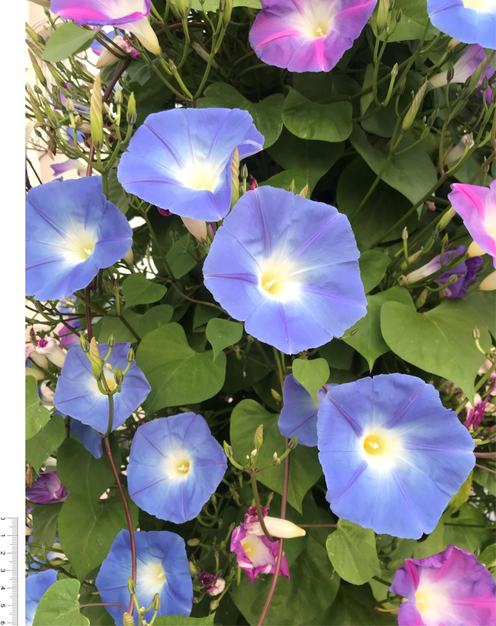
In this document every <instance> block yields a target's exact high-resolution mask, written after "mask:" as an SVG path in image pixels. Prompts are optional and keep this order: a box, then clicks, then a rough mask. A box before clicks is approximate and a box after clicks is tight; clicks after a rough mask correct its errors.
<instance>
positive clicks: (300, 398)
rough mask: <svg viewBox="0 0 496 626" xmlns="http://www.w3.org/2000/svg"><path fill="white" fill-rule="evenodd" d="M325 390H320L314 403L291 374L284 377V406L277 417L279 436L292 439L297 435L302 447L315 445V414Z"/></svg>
mask: <svg viewBox="0 0 496 626" xmlns="http://www.w3.org/2000/svg"><path fill="white" fill-rule="evenodd" d="M325 394H326V392H325V390H324V389H320V390H319V392H318V393H317V398H316V400H315V402H314V401H313V400H312V396H311V395H310V394H309V393H308V391H307V390H306V389H305V387H303V385H300V383H299V382H298V381H297V380H296V378H295V377H294V376H293V374H290V375H289V376H287V377H286V379H285V381H284V387H283V390H282V397H283V402H284V406H283V407H282V409H281V415H280V416H279V422H278V426H279V430H280V431H281V435H284V436H285V437H288V438H289V439H292V438H293V437H295V436H296V435H298V443H299V444H301V445H303V446H310V447H312V446H316V445H317V413H318V411H319V406H320V403H321V401H322V398H324V397H325Z"/></svg>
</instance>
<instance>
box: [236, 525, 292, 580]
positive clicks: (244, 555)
mask: <svg viewBox="0 0 496 626" xmlns="http://www.w3.org/2000/svg"><path fill="white" fill-rule="evenodd" d="M278 550H279V541H269V540H268V539H267V537H266V536H265V535H261V536H257V535H252V534H251V533H249V532H247V531H246V528H245V525H244V524H240V525H239V526H238V527H237V528H235V529H234V530H233V533H232V535H231V552H234V553H235V554H236V557H237V559H238V565H239V567H241V569H243V570H244V571H245V572H246V573H247V575H248V578H249V579H250V582H251V583H253V581H254V580H255V578H256V577H257V576H258V575H259V574H273V573H274V572H275V569H276V558H277V551H278ZM279 576H286V578H289V567H288V562H287V560H286V556H285V555H283V557H282V564H281V569H280V570H279Z"/></svg>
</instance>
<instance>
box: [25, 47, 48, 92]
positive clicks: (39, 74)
mask: <svg viewBox="0 0 496 626" xmlns="http://www.w3.org/2000/svg"><path fill="white" fill-rule="evenodd" d="M28 52H29V58H30V59H31V65H32V67H33V70H34V73H35V74H36V77H37V79H38V80H39V81H40V83H41V84H42V85H43V87H46V84H47V81H46V78H45V75H44V74H43V72H42V69H41V67H40V66H39V63H38V61H37V59H36V57H35V56H34V54H33V53H32V52H31V50H29V49H28Z"/></svg>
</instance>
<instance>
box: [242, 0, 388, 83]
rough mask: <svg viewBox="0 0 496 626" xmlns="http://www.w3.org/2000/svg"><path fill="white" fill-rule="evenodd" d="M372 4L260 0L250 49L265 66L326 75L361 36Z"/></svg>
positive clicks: (352, 0)
mask: <svg viewBox="0 0 496 626" xmlns="http://www.w3.org/2000/svg"><path fill="white" fill-rule="evenodd" d="M375 5H376V0H335V1H334V2H322V0H262V10H261V11H260V12H259V14H258V15H257V17H256V19H255V22H254V24H253V26H252V28H251V31H250V45H251V47H252V48H253V50H254V51H255V53H256V54H257V56H258V57H259V58H260V59H262V61H264V62H265V63H267V64H268V65H275V66H276V67H283V68H287V69H288V70H290V71H291V72H329V71H330V70H332V68H333V67H334V66H335V65H336V64H337V62H338V61H339V59H340V58H341V57H342V56H343V54H344V53H345V52H346V50H349V49H350V48H351V47H352V45H353V42H354V41H355V39H356V38H357V37H358V36H359V35H360V33H361V32H362V30H363V28H364V27H365V24H366V23H367V21H368V19H369V17H370V16H371V15H372V11H373V10H374V7H375Z"/></svg>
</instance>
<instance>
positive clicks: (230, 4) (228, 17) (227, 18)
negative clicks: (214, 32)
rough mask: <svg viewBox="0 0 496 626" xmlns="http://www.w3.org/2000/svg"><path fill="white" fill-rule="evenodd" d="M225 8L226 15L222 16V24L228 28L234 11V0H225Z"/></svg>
mask: <svg viewBox="0 0 496 626" xmlns="http://www.w3.org/2000/svg"><path fill="white" fill-rule="evenodd" d="M225 4H226V6H225V8H224V14H223V15H222V22H223V23H224V26H227V25H228V24H229V21H230V20H231V13H232V10H233V0H225Z"/></svg>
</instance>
